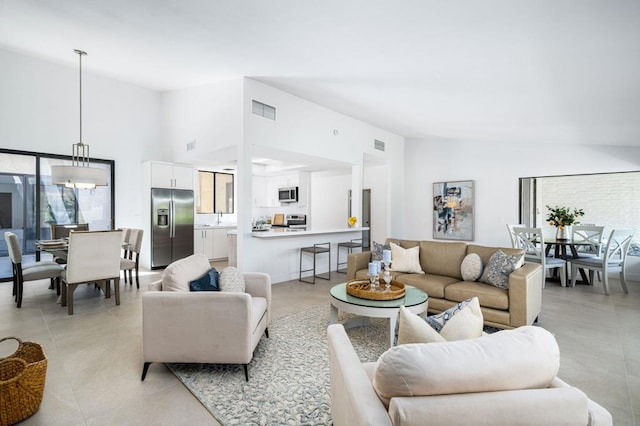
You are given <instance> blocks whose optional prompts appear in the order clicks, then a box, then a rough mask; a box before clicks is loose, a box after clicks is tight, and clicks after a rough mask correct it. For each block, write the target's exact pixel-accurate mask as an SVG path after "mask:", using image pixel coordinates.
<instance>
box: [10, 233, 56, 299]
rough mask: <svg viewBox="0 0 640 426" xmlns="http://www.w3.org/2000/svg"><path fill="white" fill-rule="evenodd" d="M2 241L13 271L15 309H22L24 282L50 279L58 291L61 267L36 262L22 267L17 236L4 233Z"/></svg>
mask: <svg viewBox="0 0 640 426" xmlns="http://www.w3.org/2000/svg"><path fill="white" fill-rule="evenodd" d="M4 239H5V241H6V243H7V248H8V250H9V258H10V259H11V267H12V271H13V296H14V299H15V302H16V303H17V307H18V308H20V307H22V294H23V292H24V291H23V290H24V282H25V281H36V280H42V279H50V280H51V284H54V280H55V287H56V288H57V289H58V292H59V291H60V276H61V274H62V270H63V269H62V266H60V265H58V264H57V263H55V262H46V261H45V262H36V263H33V264H29V265H22V250H21V249H20V241H19V240H18V236H17V235H16V234H14V233H13V232H6V233H5V234H4Z"/></svg>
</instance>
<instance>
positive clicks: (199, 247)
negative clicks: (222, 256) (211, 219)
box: [193, 229, 214, 259]
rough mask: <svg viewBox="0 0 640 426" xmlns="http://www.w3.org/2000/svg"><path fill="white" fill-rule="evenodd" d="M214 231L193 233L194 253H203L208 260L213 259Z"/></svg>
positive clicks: (205, 230) (198, 230) (199, 230)
mask: <svg viewBox="0 0 640 426" xmlns="http://www.w3.org/2000/svg"><path fill="white" fill-rule="evenodd" d="M213 241H214V229H195V230H194V231H193V252H194V253H196V254H197V253H202V254H204V255H205V256H207V259H213V258H214V257H213V256H214V253H213V247H214V242H213Z"/></svg>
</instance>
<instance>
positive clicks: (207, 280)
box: [189, 268, 220, 291]
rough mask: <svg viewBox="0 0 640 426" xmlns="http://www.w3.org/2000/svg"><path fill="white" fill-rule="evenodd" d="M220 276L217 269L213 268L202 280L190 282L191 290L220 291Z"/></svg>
mask: <svg viewBox="0 0 640 426" xmlns="http://www.w3.org/2000/svg"><path fill="white" fill-rule="evenodd" d="M218 275H219V274H218V271H217V270H216V268H211V269H209V271H208V272H207V273H206V274H204V275H203V276H201V277H200V278H198V279H195V280H193V281H190V282H189V289H190V290H191V291H219V290H220V288H218Z"/></svg>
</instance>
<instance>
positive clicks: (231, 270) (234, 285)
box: [219, 266, 245, 293]
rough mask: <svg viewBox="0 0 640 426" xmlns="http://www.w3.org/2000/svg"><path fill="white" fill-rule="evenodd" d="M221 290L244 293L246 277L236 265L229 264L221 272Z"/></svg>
mask: <svg viewBox="0 0 640 426" xmlns="http://www.w3.org/2000/svg"><path fill="white" fill-rule="evenodd" d="M219 287H220V291H228V292H234V293H244V290H245V283H244V277H243V276H242V274H241V273H240V271H238V269H237V268H236V267H234V266H227V267H226V268H224V269H223V270H222V272H221V273H220V286H219Z"/></svg>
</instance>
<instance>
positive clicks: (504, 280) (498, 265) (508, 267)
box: [480, 250, 524, 289]
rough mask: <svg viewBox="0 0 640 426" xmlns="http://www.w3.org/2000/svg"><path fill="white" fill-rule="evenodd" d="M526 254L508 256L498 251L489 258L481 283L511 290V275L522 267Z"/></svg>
mask: <svg viewBox="0 0 640 426" xmlns="http://www.w3.org/2000/svg"><path fill="white" fill-rule="evenodd" d="M523 262H524V254H516V255H508V254H505V253H504V252H503V251H502V250H498V251H496V252H495V253H493V255H491V257H490V258H489V262H487V264H486V266H485V267H484V272H483V273H482V277H480V281H482V282H483V283H487V284H491V285H494V286H496V287H499V288H504V289H507V288H509V274H511V273H512V272H513V271H515V270H516V269H518V268H519V267H521V266H522V264H523Z"/></svg>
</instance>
